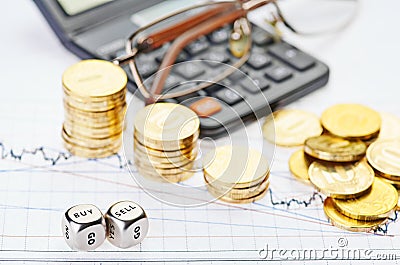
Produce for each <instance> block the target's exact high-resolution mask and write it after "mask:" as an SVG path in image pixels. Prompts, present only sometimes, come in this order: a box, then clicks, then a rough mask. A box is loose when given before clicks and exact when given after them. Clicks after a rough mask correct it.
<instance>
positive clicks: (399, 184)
mask: <svg viewBox="0 0 400 265" xmlns="http://www.w3.org/2000/svg"><path fill="white" fill-rule="evenodd" d="M375 177H377V178H379V179H380V180H382V181H385V182H387V183H389V184H391V185H393V186H394V187H395V188H396V189H400V180H392V179H388V178H385V177H384V176H381V175H380V174H379V173H377V172H376V173H375Z"/></svg>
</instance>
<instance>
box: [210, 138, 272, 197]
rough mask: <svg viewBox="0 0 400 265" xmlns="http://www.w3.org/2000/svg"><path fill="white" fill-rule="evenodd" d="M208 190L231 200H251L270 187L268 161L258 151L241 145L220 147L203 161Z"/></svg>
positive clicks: (262, 194)
mask: <svg viewBox="0 0 400 265" xmlns="http://www.w3.org/2000/svg"><path fill="white" fill-rule="evenodd" d="M203 171H204V180H205V182H206V184H207V188H208V190H209V192H210V193H211V194H212V195H213V196H214V197H216V198H218V199H221V200H223V201H226V202H230V203H251V202H254V201H256V200H259V199H261V198H263V197H264V195H265V194H266V192H267V190H268V187H269V164H268V161H267V160H266V159H265V158H264V157H263V156H262V154H261V153H260V152H258V151H257V150H255V149H249V148H248V147H242V146H221V147H217V148H216V149H215V150H214V151H213V152H209V153H207V154H206V156H205V157H204V160H203Z"/></svg>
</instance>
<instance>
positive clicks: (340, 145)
mask: <svg viewBox="0 0 400 265" xmlns="http://www.w3.org/2000/svg"><path fill="white" fill-rule="evenodd" d="M366 150H367V146H366V145H365V144H364V143H363V142H362V141H359V140H355V141H349V140H346V139H343V138H339V137H335V136H330V135H320V136H317V137H311V138H308V139H307V140H306V141H305V143H304V152H305V153H306V154H308V155H309V156H312V157H315V158H318V159H321V160H325V161H331V162H353V161H358V160H360V159H361V158H363V157H364V155H365V152H366Z"/></svg>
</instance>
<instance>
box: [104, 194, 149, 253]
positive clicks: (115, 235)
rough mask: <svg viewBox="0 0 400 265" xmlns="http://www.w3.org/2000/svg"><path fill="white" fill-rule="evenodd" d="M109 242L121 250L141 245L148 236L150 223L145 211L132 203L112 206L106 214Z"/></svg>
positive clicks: (122, 202) (119, 203)
mask: <svg viewBox="0 0 400 265" xmlns="http://www.w3.org/2000/svg"><path fill="white" fill-rule="evenodd" d="M105 219H106V224H107V239H108V241H109V242H110V243H111V244H113V245H114V246H117V247H119V248H129V247H131V246H134V245H136V244H139V243H140V242H141V241H142V240H143V239H144V238H145V236H146V234H147V231H148V229H149V221H148V219H147V215H146V213H145V211H144V210H143V209H142V207H140V206H139V205H138V204H136V203H134V202H132V201H121V202H117V203H115V204H114V205H112V206H111V207H110V208H109V209H108V211H107V213H106V214H105Z"/></svg>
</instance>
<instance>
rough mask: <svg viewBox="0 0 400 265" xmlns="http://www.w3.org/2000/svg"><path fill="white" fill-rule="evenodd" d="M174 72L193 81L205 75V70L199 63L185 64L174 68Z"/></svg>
mask: <svg viewBox="0 0 400 265" xmlns="http://www.w3.org/2000/svg"><path fill="white" fill-rule="evenodd" d="M174 72H176V73H177V74H178V75H180V76H182V77H183V78H185V79H186V80H191V79H193V78H196V77H198V76H200V75H202V74H204V72H205V70H204V68H202V67H200V65H199V64H198V63H197V64H196V63H184V64H179V65H177V66H175V67H174Z"/></svg>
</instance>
